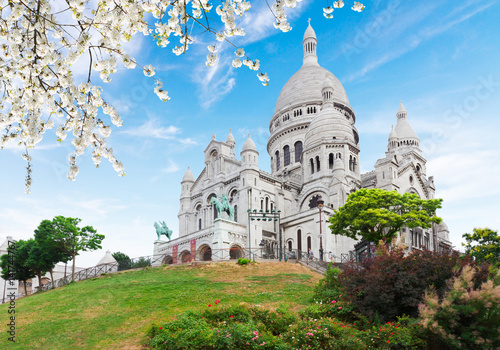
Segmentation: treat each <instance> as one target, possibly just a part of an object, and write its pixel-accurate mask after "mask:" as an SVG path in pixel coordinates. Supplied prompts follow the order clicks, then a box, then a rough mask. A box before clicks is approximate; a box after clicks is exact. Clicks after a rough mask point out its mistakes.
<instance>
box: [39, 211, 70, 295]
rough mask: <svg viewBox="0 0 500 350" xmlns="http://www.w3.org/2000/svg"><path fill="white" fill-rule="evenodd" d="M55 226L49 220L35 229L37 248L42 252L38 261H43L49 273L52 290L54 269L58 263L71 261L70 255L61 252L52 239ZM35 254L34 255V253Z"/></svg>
mask: <svg viewBox="0 0 500 350" xmlns="http://www.w3.org/2000/svg"><path fill="white" fill-rule="evenodd" d="M54 230H55V226H54V225H53V224H52V221H50V220H43V221H42V222H41V223H40V225H38V227H37V228H36V229H35V241H36V243H37V246H38V247H39V248H40V250H41V251H42V252H43V254H39V255H40V256H39V257H38V258H37V259H38V260H41V261H43V262H44V263H45V264H46V266H47V271H48V272H49V273H50V279H51V281H52V288H54V275H53V271H54V267H55V266H56V264H57V263H58V262H64V263H66V262H68V261H69V260H71V255H70V254H69V253H67V252H65V251H64V250H62V249H61V248H60V246H59V244H58V242H56V241H55V240H54V239H53V237H54ZM34 254H36V253H34Z"/></svg>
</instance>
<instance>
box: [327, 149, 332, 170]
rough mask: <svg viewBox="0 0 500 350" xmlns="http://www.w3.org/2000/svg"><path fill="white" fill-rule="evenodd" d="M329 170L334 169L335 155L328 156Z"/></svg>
mask: <svg viewBox="0 0 500 350" xmlns="http://www.w3.org/2000/svg"><path fill="white" fill-rule="evenodd" d="M328 168H329V169H333V153H330V155H329V156H328Z"/></svg>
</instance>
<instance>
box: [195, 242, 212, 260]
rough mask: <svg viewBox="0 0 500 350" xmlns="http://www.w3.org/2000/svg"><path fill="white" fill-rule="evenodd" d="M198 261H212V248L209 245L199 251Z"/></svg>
mask: <svg viewBox="0 0 500 350" xmlns="http://www.w3.org/2000/svg"><path fill="white" fill-rule="evenodd" d="M198 260H201V261H212V248H210V246H209V245H208V244H204V245H202V246H201V247H200V248H199V249H198Z"/></svg>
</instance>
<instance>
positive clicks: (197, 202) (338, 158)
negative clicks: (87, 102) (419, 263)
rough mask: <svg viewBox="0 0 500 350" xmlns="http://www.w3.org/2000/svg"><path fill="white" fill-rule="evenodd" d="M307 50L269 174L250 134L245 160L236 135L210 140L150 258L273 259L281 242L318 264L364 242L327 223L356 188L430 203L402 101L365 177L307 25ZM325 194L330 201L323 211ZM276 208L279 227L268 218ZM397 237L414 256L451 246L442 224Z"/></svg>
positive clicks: (273, 145)
mask: <svg viewBox="0 0 500 350" xmlns="http://www.w3.org/2000/svg"><path fill="white" fill-rule="evenodd" d="M302 44H303V47H304V58H303V64H302V67H301V68H300V69H299V71H298V72H296V73H295V74H294V75H293V76H292V77H291V78H290V79H289V80H288V82H287V83H286V84H285V86H284V87H283V89H282V90H281V93H280V95H279V96H278V100H277V102H276V107H275V110H274V114H273V116H272V118H271V121H270V123H269V131H270V133H271V135H270V136H269V140H268V142H267V152H268V153H269V156H270V157H271V172H270V173H269V172H266V171H264V170H261V169H260V168H259V152H257V149H256V147H255V144H254V142H253V141H252V139H251V138H250V135H249V136H248V139H247V140H246V141H245V143H244V144H243V147H242V149H241V152H240V159H238V158H237V156H236V145H235V140H234V137H233V135H232V134H231V132H229V135H228V136H227V139H226V141H225V142H224V141H218V140H216V139H215V135H214V136H213V137H212V140H211V142H210V143H209V144H208V146H207V148H206V149H205V168H204V169H203V171H202V172H201V174H199V175H198V176H197V177H196V178H195V177H194V176H193V173H192V172H191V170H189V168H188V170H187V171H186V173H185V175H184V177H183V179H182V182H181V185H182V192H181V196H180V208H179V214H178V218H179V237H178V238H176V239H173V240H172V241H170V242H161V241H156V242H155V249H154V253H155V255H158V254H166V258H165V260H164V262H165V263H172V262H173V263H176V262H187V261H193V260H195V261H199V260H217V259H228V258H237V257H240V256H244V255H246V254H245V250H247V249H248V248H251V249H252V250H259V249H260V252H261V254H265V253H268V256H269V257H276V255H275V254H274V252H276V251H277V247H278V246H279V239H280V237H281V239H282V246H283V249H284V250H286V251H287V252H289V253H288V254H289V255H288V256H289V257H294V256H296V254H297V253H300V252H307V251H309V249H311V250H312V252H313V254H314V256H315V257H319V256H320V254H319V253H320V247H321V246H322V247H323V251H324V254H325V256H324V260H329V258H328V256H327V255H326V254H327V253H328V252H332V254H334V255H335V256H336V257H337V259H340V257H345V256H349V253H350V252H351V254H350V255H351V256H352V252H353V251H354V250H355V245H356V244H357V243H358V242H359V241H355V240H352V239H350V238H346V237H343V236H336V235H333V234H331V233H330V230H329V228H328V225H329V222H328V221H327V217H328V216H330V215H332V213H333V210H334V209H338V208H339V207H340V206H342V205H343V204H344V203H345V201H346V199H347V196H348V195H349V194H350V193H352V192H353V191H356V190H357V189H359V188H361V187H366V188H381V189H386V190H396V191H398V192H400V193H405V192H412V193H417V194H418V195H419V196H420V197H421V198H425V199H430V198H434V192H435V188H434V181H433V177H432V176H427V173H426V160H425V158H424V157H423V156H422V152H421V150H420V149H419V138H418V137H417V135H416V134H415V132H414V131H413V129H412V127H411V126H410V123H409V121H408V118H407V112H406V110H405V108H404V106H403V104H402V103H401V104H400V106H399V109H398V111H397V113H396V118H397V121H396V126H395V127H394V128H393V129H392V130H391V131H390V134H389V139H388V146H387V150H386V152H385V157H383V158H381V159H379V160H378V161H377V162H376V164H375V169H374V170H373V171H371V172H368V173H366V174H360V170H359V159H360V147H359V135H358V132H357V130H356V126H355V123H356V116H355V113H354V111H353V109H352V107H351V106H350V105H349V100H348V98H347V94H346V92H345V90H344V88H343V86H342V84H341V83H340V81H339V80H338V79H337V78H336V77H335V75H333V74H332V73H331V72H329V71H328V70H326V69H324V68H322V67H321V66H320V65H319V64H318V57H317V55H316V45H317V39H316V34H315V33H314V30H313V28H312V27H311V26H310V25H309V26H308V28H307V29H306V31H305V34H304V39H303V42H302ZM223 194H224V195H226V197H227V198H228V199H229V203H230V204H231V205H232V206H234V208H235V215H234V221H232V220H229V219H227V216H225V214H223V215H222V217H220V218H218V217H217V216H218V213H217V211H216V210H215V208H214V205H213V204H211V203H210V200H211V199H212V197H221V196H222V195H223ZM319 197H321V199H322V200H323V202H324V205H323V206H322V210H321V213H320V212H319V209H318V206H317V200H318V199H319ZM248 210H251V212H252V213H257V214H259V215H262V214H266V213H268V214H267V216H266V218H265V220H263V218H262V219H260V220H257V219H255V220H251V221H250V223H249V215H248ZM278 211H279V216H280V220H279V221H276V220H274V219H273V220H270V219H268V217H269V215H271V214H273V213H278ZM320 215H321V219H320ZM403 231H404V230H403ZM320 232H321V233H322V234H320ZM249 235H250V237H249ZM400 237H402V238H403V240H404V244H405V245H406V246H408V249H410V250H411V249H420V248H423V247H426V248H427V249H430V250H435V251H438V250H444V249H449V248H450V247H451V242H449V232H448V228H447V226H446V224H444V223H442V224H440V225H434V227H432V228H431V229H428V230H422V229H414V230H407V232H401V234H400ZM357 247H358V248H359V244H358V246H357Z"/></svg>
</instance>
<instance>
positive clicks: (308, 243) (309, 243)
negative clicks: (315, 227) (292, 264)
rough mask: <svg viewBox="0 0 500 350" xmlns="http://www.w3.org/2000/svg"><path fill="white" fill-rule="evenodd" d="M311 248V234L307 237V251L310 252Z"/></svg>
mask: <svg viewBox="0 0 500 350" xmlns="http://www.w3.org/2000/svg"><path fill="white" fill-rule="evenodd" d="M309 249H312V244H311V236H309V237H307V252H308V253H309Z"/></svg>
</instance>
